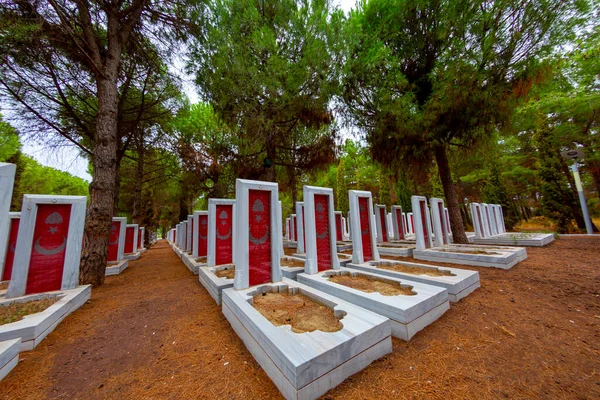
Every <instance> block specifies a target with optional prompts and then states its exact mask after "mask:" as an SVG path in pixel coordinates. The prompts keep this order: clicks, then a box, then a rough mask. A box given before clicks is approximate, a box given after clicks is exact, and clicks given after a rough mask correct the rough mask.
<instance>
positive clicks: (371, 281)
mask: <svg viewBox="0 0 600 400" xmlns="http://www.w3.org/2000/svg"><path fill="white" fill-rule="evenodd" d="M329 280H330V281H331V282H334V283H337V284H339V285H344V286H348V287H350V288H352V289H356V290H360V291H362V292H365V293H375V292H377V293H381V294H382V295H384V296H399V295H402V296H414V295H416V294H417V293H416V292H413V290H412V287H411V286H408V285H402V284H400V283H398V282H392V281H389V280H385V279H377V278H372V277H370V276H365V275H356V276H352V275H349V274H348V275H332V276H330V277H329Z"/></svg>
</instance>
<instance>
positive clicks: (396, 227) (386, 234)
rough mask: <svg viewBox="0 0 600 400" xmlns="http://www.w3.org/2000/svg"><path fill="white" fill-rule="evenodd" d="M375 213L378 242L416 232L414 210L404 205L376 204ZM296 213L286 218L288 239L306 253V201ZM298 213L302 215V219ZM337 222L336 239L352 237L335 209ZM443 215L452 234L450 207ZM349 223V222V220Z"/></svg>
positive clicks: (445, 226)
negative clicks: (405, 208)
mask: <svg viewBox="0 0 600 400" xmlns="http://www.w3.org/2000/svg"><path fill="white" fill-rule="evenodd" d="M374 208H375V210H374V211H375V213H374V214H373V216H372V218H373V220H374V221H375V223H374V225H375V227H376V238H377V242H378V243H385V242H388V241H390V240H405V239H406V236H407V235H414V234H415V224H414V215H413V213H412V212H409V213H404V212H403V211H402V206H399V205H394V206H392V208H391V212H390V213H388V212H387V209H386V206H385V205H381V204H376V205H375V206H374ZM296 210H297V211H296V214H292V215H290V217H288V218H287V219H286V227H287V229H286V234H285V238H286V240H290V241H293V242H297V245H298V251H299V252H300V253H304V242H305V235H304V202H296ZM297 215H302V218H301V219H298V218H297ZM334 215H335V224H336V240H337V241H338V242H340V241H343V240H346V239H351V238H352V233H351V230H350V229H348V227H347V222H346V218H344V217H343V215H342V212H341V211H335V214H334ZM443 215H444V217H445V218H446V222H445V224H444V228H445V229H446V233H447V235H449V236H451V235H452V233H451V231H450V219H449V215H448V209H447V208H444V210H443ZM351 217H352V216H351V215H348V221H350V220H351ZM348 224H349V222H348Z"/></svg>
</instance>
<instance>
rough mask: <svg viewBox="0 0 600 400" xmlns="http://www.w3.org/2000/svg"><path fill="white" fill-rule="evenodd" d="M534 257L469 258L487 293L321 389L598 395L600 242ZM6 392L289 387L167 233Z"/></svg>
mask: <svg viewBox="0 0 600 400" xmlns="http://www.w3.org/2000/svg"><path fill="white" fill-rule="evenodd" d="M527 253H528V255H529V258H528V259H527V260H525V261H523V262H521V263H520V264H518V265H517V266H515V267H513V268H512V269H511V270H509V271H504V270H499V269H493V268H475V267H465V268H466V269H472V270H477V271H479V272H480V277H481V285H482V287H481V288H480V289H478V290H476V291H475V292H473V293H472V294H470V295H469V296H468V297H467V298H465V299H463V300H461V301H460V302H458V303H456V304H454V303H453V304H451V308H450V310H449V311H447V312H446V313H445V314H444V315H443V316H442V317H441V318H440V319H439V320H437V321H436V322H434V323H433V324H431V325H429V326H428V327H427V328H425V329H424V330H423V331H421V332H419V333H418V334H417V335H416V336H415V337H414V338H413V339H412V340H411V341H410V342H403V341H401V340H397V339H394V340H393V353H391V354H389V355H387V356H385V357H383V358H382V359H380V360H378V361H376V362H374V363H372V364H371V365H370V366H369V367H367V368H366V369H364V370H363V371H362V372H359V373H357V374H355V375H353V376H352V377H350V378H348V379H347V380H346V381H344V382H343V383H342V384H341V385H339V386H338V387H337V388H335V389H333V390H331V391H330V392H328V393H327V394H326V395H325V396H324V398H325V399H349V400H358V399H390V398H398V399H477V400H481V399H498V398H513V399H523V398H528V399H538V398H542V399H598V398H600V374H599V371H600V268H599V267H600V238H563V239H560V240H558V241H555V242H554V243H552V244H551V245H549V246H547V247H545V248H541V249H537V248H529V249H527ZM406 260H408V261H411V259H410V258H409V259H406ZM417 262H422V261H417ZM443 265H445V266H451V267H458V265H456V264H443ZM342 323H343V319H342ZM0 398H5V399H59V398H60V399H196V398H201V399H219V400H220V399H265V398H269V399H279V398H281V396H280V395H279V392H278V391H277V389H276V387H275V386H274V385H273V383H272V382H271V381H270V380H269V378H268V377H267V376H266V375H265V373H264V372H263V371H262V369H261V368H260V366H259V365H258V364H257V363H256V362H255V361H254V359H253V358H252V356H251V355H250V354H249V353H248V351H247V350H246V348H245V347H244V344H243V343H242V341H241V340H240V339H239V338H238V336H237V335H236V334H235V332H234V331H233V330H232V329H231V327H230V326H229V324H228V322H227V320H225V318H224V317H223V315H222V313H221V310H220V308H219V307H218V306H217V305H216V304H215V303H214V301H213V300H212V298H211V297H210V296H209V295H208V293H207V292H206V290H204V288H203V287H202V286H201V285H200V284H199V282H198V278H197V277H195V276H193V275H192V274H191V273H190V272H189V270H188V269H187V268H186V267H185V266H184V265H183V263H182V262H181V260H180V259H179V258H178V257H177V256H176V255H175V253H174V252H173V251H172V250H171V249H170V248H169V247H168V245H167V244H166V242H164V241H162V242H159V243H158V244H157V245H156V246H155V247H153V248H151V249H150V250H148V251H147V252H146V253H144V254H142V256H141V257H140V259H139V260H137V261H130V267H129V268H128V269H126V270H125V271H124V272H123V273H122V274H121V275H117V276H109V277H107V278H106V284H105V285H104V286H103V287H100V288H95V289H94V290H93V291H92V299H91V300H90V301H89V302H88V303H87V304H85V305H84V306H83V307H81V308H80V309H79V310H78V311H76V312H75V313H73V314H72V315H70V316H69V317H67V318H66V319H65V320H64V321H63V322H62V323H61V324H60V325H59V326H58V327H57V328H56V330H55V331H54V332H52V333H50V335H48V337H47V338H46V339H45V340H44V341H42V343H41V344H40V345H38V347H37V348H36V349H35V350H33V351H30V352H25V353H21V355H20V361H19V364H18V365H17V367H16V368H15V369H14V370H13V371H12V372H11V373H10V374H9V375H8V376H7V377H6V378H5V379H4V380H3V381H1V382H0Z"/></svg>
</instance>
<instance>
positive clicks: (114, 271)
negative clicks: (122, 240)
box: [104, 260, 129, 276]
mask: <svg viewBox="0 0 600 400" xmlns="http://www.w3.org/2000/svg"><path fill="white" fill-rule="evenodd" d="M128 266H129V260H122V261H118V262H110V263H108V265H107V266H106V272H105V273H104V275H105V276H111V275H119V274H120V273H121V272H123V271H125V269H127V267H128Z"/></svg>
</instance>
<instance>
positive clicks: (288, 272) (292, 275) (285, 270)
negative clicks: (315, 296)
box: [280, 254, 306, 281]
mask: <svg viewBox="0 0 600 400" xmlns="http://www.w3.org/2000/svg"><path fill="white" fill-rule="evenodd" d="M291 260H296V261H300V262H304V261H305V260H306V254H304V257H294V256H292V257H290V256H283V257H281V261H282V262H281V263H280V264H285V261H291ZM302 272H304V267H286V266H284V265H281V274H282V275H283V276H284V277H286V278H288V279H292V280H294V281H295V280H296V276H297V275H298V274H301V273H302Z"/></svg>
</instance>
